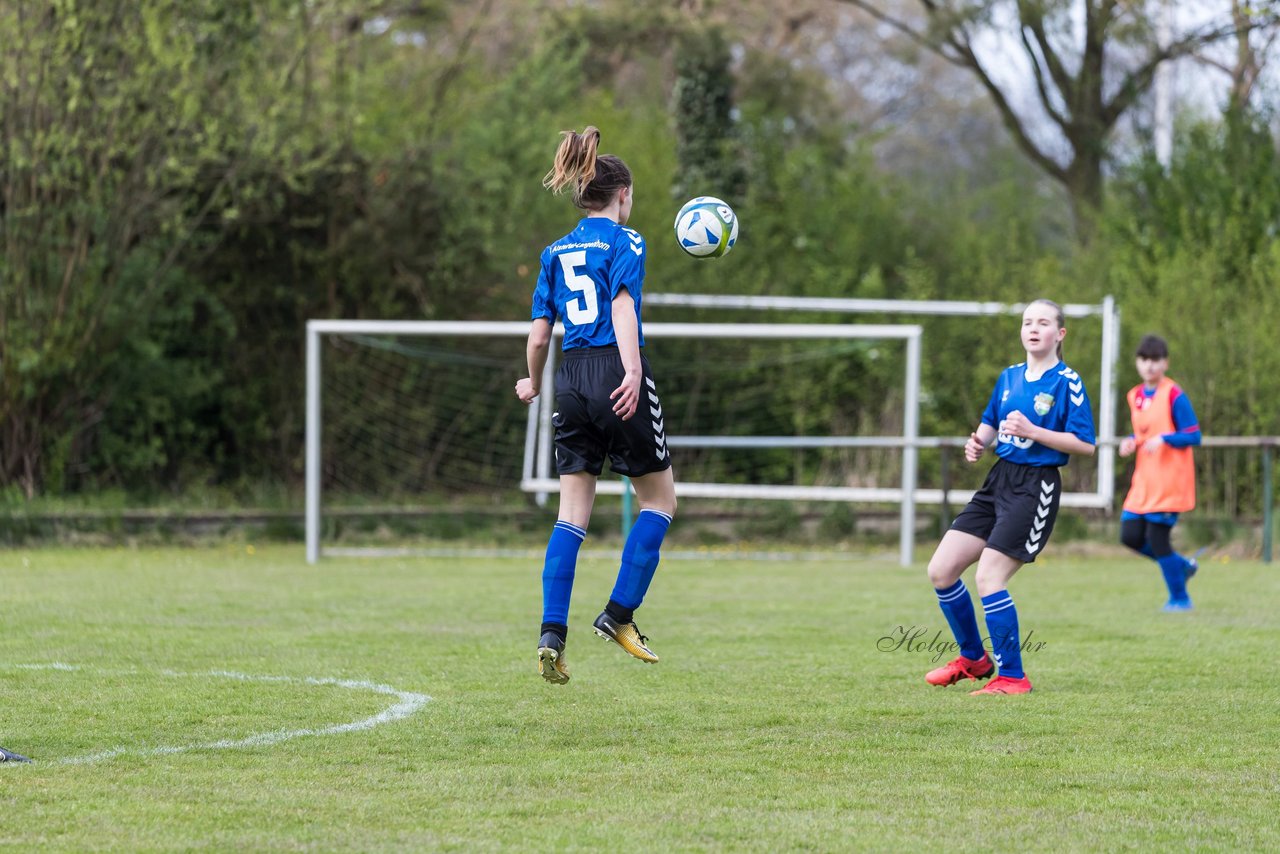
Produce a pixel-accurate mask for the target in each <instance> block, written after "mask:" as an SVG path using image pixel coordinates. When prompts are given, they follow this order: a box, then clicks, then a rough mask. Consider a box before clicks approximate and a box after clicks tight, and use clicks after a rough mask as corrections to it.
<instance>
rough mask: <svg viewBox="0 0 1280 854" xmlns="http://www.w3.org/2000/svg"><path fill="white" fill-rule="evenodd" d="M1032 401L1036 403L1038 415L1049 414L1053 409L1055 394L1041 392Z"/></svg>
mask: <svg viewBox="0 0 1280 854" xmlns="http://www.w3.org/2000/svg"><path fill="white" fill-rule="evenodd" d="M1032 403H1033V404H1034V405H1035V410H1036V415H1048V414H1049V410H1050V409H1053V395H1051V394H1045V393H1044V392H1040V393H1039V394H1037V395H1036V397H1035V400H1034V401H1032Z"/></svg>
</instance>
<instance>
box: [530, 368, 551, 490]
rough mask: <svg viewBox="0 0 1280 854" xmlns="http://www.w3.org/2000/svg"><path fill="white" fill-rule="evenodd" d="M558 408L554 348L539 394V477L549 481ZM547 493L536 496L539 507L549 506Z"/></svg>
mask: <svg viewBox="0 0 1280 854" xmlns="http://www.w3.org/2000/svg"><path fill="white" fill-rule="evenodd" d="M555 408H556V348H555V347H552V348H551V349H550V350H549V351H548V353H547V363H546V365H544V366H543V368H542V391H541V392H539V394H538V414H539V416H540V417H541V424H540V425H539V429H538V477H539V478H542V479H549V478H550V477H551V457H552V456H553V455H554V454H555V451H554V450H553V438H552V437H553V433H552V430H551V414H552V413H553V412H554V411H555ZM547 495H548V493H546V492H539V493H536V494H535V495H534V501H536V502H537V504H538V506H539V507H546V506H547Z"/></svg>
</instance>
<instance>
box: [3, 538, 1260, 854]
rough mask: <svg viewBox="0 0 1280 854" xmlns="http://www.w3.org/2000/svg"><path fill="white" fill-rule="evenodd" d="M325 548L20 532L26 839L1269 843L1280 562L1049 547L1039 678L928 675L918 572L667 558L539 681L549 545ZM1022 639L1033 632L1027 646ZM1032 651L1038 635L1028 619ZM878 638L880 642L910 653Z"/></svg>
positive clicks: (601, 591)
mask: <svg viewBox="0 0 1280 854" xmlns="http://www.w3.org/2000/svg"><path fill="white" fill-rule="evenodd" d="M301 551H302V550H301V548H298V547H288V548H286V547H279V548H276V547H273V548H270V549H259V550H257V551H256V553H250V552H251V550H250V549H247V548H246V547H245V546H243V545H239V546H221V547H216V548H214V547H210V548H207V549H188V550H142V551H130V550H75V551H73V550H48V551H45V550H33V551H27V552H12V551H11V552H7V553H5V554H3V555H2V556H0V565H3V567H4V569H3V573H0V578H2V579H3V585H4V587H3V595H2V597H0V608H2V613H3V616H4V622H3V633H2V638H3V654H2V655H0V678H2V679H3V681H4V692H3V697H4V706H3V708H4V710H3V714H2V715H0V744H3V745H4V746H6V747H8V748H10V749H12V750H16V751H18V752H20V753H25V754H27V755H29V756H32V757H33V758H35V759H36V760H38V761H37V762H36V763H35V764H32V765H16V764H13V765H5V766H0V803H3V822H2V823H0V840H2V841H3V842H4V843H6V844H14V845H23V846H27V847H31V846H40V847H42V848H44V849H46V850H86V849H108V848H110V849H121V850H175V849H177V850H185V849H212V850H229V849H238V850H255V851H256V850H298V849H317V850H335V849H345V850H360V851H368V850H381V849H410V850H458V851H475V850H515V849H520V850H536V851H552V850H585V849H593V850H614V849H619V850H629V851H662V850H753V851H773V850H815V851H832V850H906V849H908V848H911V849H925V850H944V849H945V850H957V851H963V850H990V849H997V848H999V849H1023V850H1046V851H1049V850H1054V851H1056V850H1103V849H1105V850H1116V849H1126V848H1132V849H1140V850H1157V849H1178V850H1182V849H1187V848H1193V849H1194V848H1201V849H1208V850H1213V849H1224V850H1226V849H1235V850H1277V849H1280V821H1278V820H1277V818H1276V817H1277V816H1280V737H1278V735H1277V725H1278V723H1280V689H1278V688H1277V678H1276V652H1277V644H1276V641H1277V632H1276V627H1277V624H1278V620H1277V616H1276V615H1277V613H1280V568H1277V567H1275V566H1263V565H1261V564H1258V563H1249V562H1239V561H1232V562H1230V563H1219V562H1208V563H1207V564H1206V565H1205V568H1204V569H1203V570H1202V571H1201V573H1200V576H1199V577H1198V578H1196V579H1195V580H1194V581H1193V582H1192V594H1193V596H1194V597H1195V599H1196V604H1197V610H1196V611H1195V612H1194V613H1190V614H1163V613H1159V610H1158V608H1159V605H1160V604H1161V603H1162V601H1163V599H1162V596H1161V590H1162V587H1161V583H1160V581H1159V574H1158V572H1157V570H1156V569H1155V567H1154V565H1151V564H1147V563H1143V562H1140V561H1138V560H1136V559H1134V560H1128V559H1119V558H1116V559H1111V558H1104V559H1098V558H1089V559H1086V558H1071V557H1067V556H1061V557H1060V556H1058V555H1056V554H1054V553H1052V552H1051V553H1050V554H1049V555H1048V556H1047V557H1046V558H1044V559H1043V560H1042V561H1041V563H1039V564H1037V565H1036V566H1034V567H1032V568H1030V569H1028V570H1026V571H1024V572H1023V573H1022V574H1021V575H1020V576H1019V577H1018V578H1017V579H1015V582H1014V586H1013V593H1014V596H1015V597H1016V599H1017V602H1018V606H1019V613H1020V615H1021V622H1022V628H1023V635H1024V639H1027V640H1028V641H1029V643H1030V644H1032V646H1031V647H1030V649H1029V651H1028V652H1027V654H1026V657H1025V661H1026V665H1027V670H1028V673H1029V675H1030V676H1031V678H1032V680H1033V682H1034V684H1035V686H1036V690H1035V692H1034V693H1032V694H1030V695H1027V696H1021V697H970V696H968V694H967V691H966V690H962V689H961V688H960V687H958V686H957V687H953V688H949V689H934V688H930V687H929V686H927V685H925V684H924V682H923V679H922V676H923V674H924V672H925V671H926V670H927V669H929V667H930V666H931V661H932V658H933V653H931V652H929V651H927V650H920V649H916V650H914V651H909V650H907V649H906V647H905V645H902V646H897V648H892V647H894V646H895V643H894V641H892V640H891V641H883V640H882V638H886V637H888V638H894V639H896V638H900V637H901V634H900V633H901V632H902V631H903V630H906V631H911V630H912V629H913V627H914V628H915V629H917V630H918V629H923V630H924V631H925V634H924V635H922V636H921V638H920V640H921V641H922V642H923V641H926V640H927V639H928V638H931V637H932V636H933V635H934V634H935V633H936V632H938V631H940V630H941V631H943V632H944V635H945V632H946V624H945V622H944V621H943V619H942V617H941V614H940V612H939V611H938V608H937V605H936V600H935V599H934V597H933V594H932V593H931V591H930V589H929V587H928V584H927V582H926V581H925V580H924V578H923V571H922V570H921V569H919V568H917V569H916V570H910V571H909V570H904V569H901V568H899V567H897V566H895V565H893V564H892V563H891V562H889V561H868V560H863V559H858V558H855V557H850V556H844V555H832V556H831V558H830V559H775V560H698V559H692V558H689V557H682V556H679V555H675V556H668V557H667V558H666V559H664V561H663V564H662V566H661V567H660V569H659V572H658V577H657V579H656V581H655V583H654V588H653V590H652V591H651V593H650V597H649V600H648V602H647V603H646V605H645V607H644V609H643V610H642V611H641V612H640V614H639V616H638V622H639V623H640V627H641V628H642V629H643V630H644V631H645V633H646V634H648V635H649V636H650V637H651V639H652V643H653V646H654V648H655V649H656V650H657V651H658V653H659V654H660V655H661V656H662V662H661V663H660V664H658V665H656V666H646V665H643V664H641V663H639V662H637V661H634V660H632V659H630V658H628V657H627V656H626V655H625V654H623V653H622V652H621V651H620V650H619V649H618V648H617V647H616V646H612V645H609V644H605V643H604V642H602V641H600V640H598V639H597V638H595V637H594V636H593V635H592V634H591V633H590V628H589V623H590V620H591V619H592V618H593V617H594V616H595V614H596V613H597V612H598V610H599V608H600V607H601V606H602V604H603V602H604V598H605V597H606V595H607V593H608V591H609V589H610V586H611V582H612V576H613V563H612V561H610V560H609V559H608V558H607V557H604V556H603V555H602V556H595V554H594V553H593V554H592V555H589V556H587V557H586V558H585V559H584V560H582V561H581V562H580V564H579V569H578V580H577V587H576V591H575V599H574V604H573V611H572V618H571V623H572V625H571V627H570V636H569V647H568V654H569V662H570V665H571V667H572V670H573V680H572V681H571V682H570V683H569V684H568V685H567V686H563V687H559V686H552V685H548V684H546V683H544V682H543V681H542V680H541V679H539V678H538V677H537V676H536V674H535V655H534V646H535V643H536V638H537V625H538V619H539V612H540V607H541V598H540V592H539V585H538V576H539V573H540V569H541V567H540V561H539V560H537V558H536V557H531V558H529V559H513V558H488V559H485V558H472V557H457V558H414V559H383V560H357V559H327V560H326V561H324V562H322V564H321V565H320V566H319V567H318V568H317V567H308V566H306V565H305V564H304V563H303V561H302V554H301ZM1028 635H1029V636H1030V637H1029V638H1028ZM1035 644H1040V645H1041V646H1039V647H1038V648H1036V647H1035V646H1034V645H1035ZM886 648H889V649H888V651H885V649H886Z"/></svg>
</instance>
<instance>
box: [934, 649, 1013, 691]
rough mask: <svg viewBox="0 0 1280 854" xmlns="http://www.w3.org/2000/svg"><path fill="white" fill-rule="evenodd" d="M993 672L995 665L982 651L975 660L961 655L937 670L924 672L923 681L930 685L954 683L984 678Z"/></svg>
mask: <svg viewBox="0 0 1280 854" xmlns="http://www.w3.org/2000/svg"><path fill="white" fill-rule="evenodd" d="M995 672H996V666H995V665H994V664H992V663H991V656H989V655H987V654H986V653H985V652H984V653H983V654H982V658H979V659H978V660H977V661H975V660H973V659H972V658H965V657H964V656H963V655H962V656H960V657H959V658H957V659H954V660H952V661H948V662H947V663H946V664H944V665H942V666H941V667H939V668H938V669H937V670H930V671H929V672H928V673H926V674H925V676H924V681H926V682H928V683H929V684H930V685H954V684H956V683H957V682H959V681H960V680H961V679H986V678H987V677H988V676H990V675H991V674H992V673H995Z"/></svg>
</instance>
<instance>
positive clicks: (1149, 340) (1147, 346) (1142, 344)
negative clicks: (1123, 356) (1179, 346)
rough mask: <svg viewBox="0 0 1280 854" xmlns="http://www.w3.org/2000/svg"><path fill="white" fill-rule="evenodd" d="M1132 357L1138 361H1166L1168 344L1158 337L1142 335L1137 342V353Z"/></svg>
mask: <svg viewBox="0 0 1280 854" xmlns="http://www.w3.org/2000/svg"><path fill="white" fill-rule="evenodd" d="M1134 355H1135V356H1137V357H1138V358H1139V359H1167V358H1169V342H1168V341H1165V340H1164V339H1163V338H1161V337H1160V336H1159V335H1143V336H1142V340H1141V341H1139V342H1138V352H1136V353H1135V354H1134Z"/></svg>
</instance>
